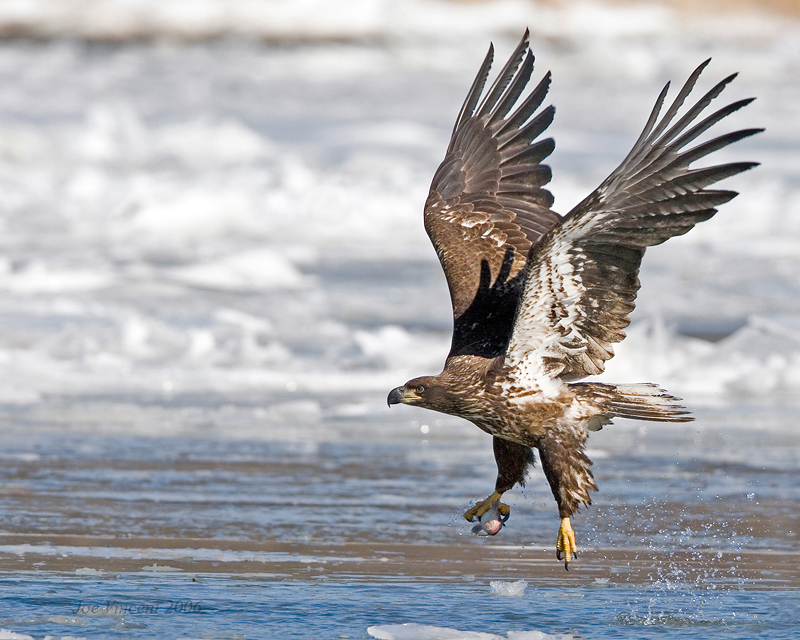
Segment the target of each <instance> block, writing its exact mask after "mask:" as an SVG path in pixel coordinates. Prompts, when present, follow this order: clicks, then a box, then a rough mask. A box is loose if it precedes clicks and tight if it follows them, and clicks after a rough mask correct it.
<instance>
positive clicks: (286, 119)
mask: <svg viewBox="0 0 800 640" xmlns="http://www.w3.org/2000/svg"><path fill="white" fill-rule="evenodd" d="M78 4H80V7H82V9H81V10H80V11H77V10H75V8H76V7H77V6H78ZM173 4H174V3H162V2H156V1H155V0H136V1H135V2H125V3H101V2H99V1H97V0H95V1H93V2H89V5H91V7H92V10H88V9H87V8H86V7H88V6H89V5H86V3H85V2H82V1H81V2H80V3H78V0H75V2H73V1H72V0H58V1H56V0H38V1H37V2H29V3H11V4H9V3H6V4H4V5H3V6H2V7H0V31H2V30H4V29H5V30H6V31H7V32H14V33H23V34H32V35H37V36H52V35H58V36H76V37H78V38H81V37H83V38H90V39H91V38H97V39H110V40H118V41H119V42H120V43H121V44H119V45H118V46H117V47H116V48H110V49H108V50H103V51H104V52H103V54H102V55H100V54H98V53H97V50H94V49H92V48H91V47H86V46H83V45H82V44H81V41H80V39H78V40H69V39H61V38H58V39H52V40H48V39H46V38H45V39H44V40H37V41H36V43H35V44H33V43H32V42H29V41H24V40H7V41H2V42H0V78H1V79H2V81H3V85H4V87H6V91H5V92H4V94H3V97H2V99H0V291H2V292H3V296H2V299H1V300H0V381H2V382H0V405H8V406H10V407H11V406H13V407H17V408H19V409H20V410H21V411H23V412H25V411H36V412H37V413H36V415H37V420H36V422H37V423H38V422H39V421H42V422H43V423H44V424H51V425H52V424H62V419H61V416H63V415H64V407H65V406H71V405H72V404H74V403H76V402H77V401H78V399H79V398H82V397H85V396H89V395H90V396H92V397H93V398H96V399H97V403H98V404H97V405H96V410H97V412H98V413H97V415H98V416H99V417H98V419H97V420H95V421H93V422H91V423H90V422H89V421H85V420H81V421H80V422H81V426H80V427H76V425H72V427H73V428H81V429H99V428H102V429H104V430H106V431H114V430H115V429H117V430H121V431H125V430H129V429H134V430H135V431H137V432H147V433H152V434H159V433H175V432H178V433H181V432H189V431H191V425H189V424H188V423H187V422H186V418H185V415H187V414H186V413H185V412H184V413H181V412H180V409H175V410H174V412H173V411H172V410H171V409H169V408H164V407H159V408H157V409H156V408H152V407H153V404H152V403H151V402H150V399H152V398H153V397H157V398H160V399H162V400H165V401H166V400H168V399H178V398H180V399H183V401H185V402H189V403H191V402H193V401H191V400H186V399H187V398H190V397H191V398H198V399H200V400H199V401H198V402H200V404H203V402H205V400H206V399H208V398H212V397H214V398H222V399H220V400H219V403H220V405H221V406H222V405H225V404H226V402H227V403H229V404H231V405H233V406H235V405H237V403H239V402H241V401H242V398H246V402H247V403H250V404H255V405H257V406H258V408H259V409H260V410H261V413H259V414H257V415H256V414H255V413H250V414H247V416H248V417H242V418H241V419H237V420H233V421H228V418H225V419H223V418H219V417H214V418H213V419H211V426H210V427H209V428H210V429H211V430H212V431H214V430H217V431H219V432H220V433H224V434H225V435H226V436H243V437H252V436H254V434H265V433H270V434H273V435H276V434H277V435H280V433H284V435H286V437H294V436H297V435H298V432H296V431H291V430H287V427H288V426H289V424H290V423H291V422H292V421H293V420H300V421H302V422H303V423H304V424H305V425H317V426H318V427H320V431H318V432H315V433H317V434H318V433H320V432H325V433H329V434H331V436H330V437H336V436H335V433H336V431H335V430H331V429H327V428H326V427H325V426H324V425H327V424H328V423H329V422H330V421H331V420H336V421H342V420H351V421H357V420H362V421H369V420H375V419H377V418H380V419H385V420H389V418H388V417H386V416H391V420H405V416H406V415H409V414H406V413H404V409H403V408H397V409H395V410H393V412H392V413H391V414H387V413H386V412H387V410H386V408H385V396H386V393H387V392H388V391H389V390H390V389H391V388H393V387H395V386H397V385H399V384H402V383H403V382H405V381H406V380H407V379H409V378H411V377H414V376H417V375H425V374H432V373H436V372H437V371H439V370H440V368H441V366H442V363H443V361H444V358H445V356H446V354H447V351H448V348H449V341H450V335H449V331H450V328H451V317H450V308H449V298H448V294H447V290H446V285H445V283H444V279H443V277H442V275H441V271H440V267H439V265H438V264H437V262H436V258H435V255H434V252H433V250H432V248H431V247H430V244H429V241H428V239H427V237H426V235H425V232H424V229H423V228H422V220H421V210H422V206H423V203H424V200H425V196H426V193H427V188H428V184H429V181H430V178H431V176H432V174H433V172H434V170H435V167H436V165H437V163H438V162H439V161H440V160H441V157H442V155H443V153H444V149H445V148H446V145H447V139H448V136H449V132H450V128H451V127H452V122H453V119H454V118H455V115H456V113H457V110H458V107H459V106H460V104H461V100H462V98H463V95H464V93H465V91H466V90H467V88H468V86H469V84H470V82H471V81H472V77H473V74H474V73H475V70H476V69H477V67H478V65H479V63H480V60H481V59H482V57H483V55H484V53H485V49H486V47H487V46H488V43H489V41H490V40H491V41H494V43H495V47H496V51H497V53H496V59H497V60H498V61H500V60H502V59H504V57H505V56H506V54H507V53H508V52H510V51H511V49H512V48H513V46H514V44H515V42H516V41H517V40H518V38H519V36H520V35H521V32H522V29H523V27H524V26H525V25H528V26H530V27H531V28H532V39H531V42H532V46H533V48H534V51H535V53H536V55H537V68H536V71H535V72H534V73H535V75H536V76H537V77H538V75H540V74H543V73H544V72H545V70H547V69H552V71H553V85H552V90H551V95H550V98H551V100H552V102H553V103H554V104H556V106H557V108H558V111H557V116H556V120H555V122H554V124H553V125H552V128H551V133H552V134H553V136H554V137H555V139H556V143H557V146H556V151H555V152H554V154H553V156H552V162H551V165H552V168H553V174H554V179H553V182H552V184H551V188H552V191H553V193H554V194H555V196H556V206H557V209H558V210H559V211H561V212H565V211H567V210H569V208H570V207H571V206H572V205H573V204H575V203H576V202H578V201H579V200H580V199H582V198H583V197H584V196H585V195H586V194H587V193H589V192H590V191H591V189H593V188H594V187H595V186H596V185H597V184H598V183H599V182H600V180H602V179H603V178H604V177H605V175H607V173H608V172H610V171H611V170H612V169H613V168H614V166H616V163H618V162H619V161H620V160H621V158H622V157H623V156H624V154H625V153H626V152H627V149H628V147H629V145H630V144H631V143H632V142H633V140H634V139H635V137H636V135H637V134H638V129H639V127H640V126H641V125H642V124H643V122H644V120H645V118H646V116H647V114H648V113H649V110H650V107H651V105H652V101H653V100H654V98H655V96H656V95H657V93H658V91H659V89H660V87H661V86H662V85H663V83H664V82H665V81H666V80H667V79H672V80H673V81H675V82H677V83H679V82H680V81H682V80H683V79H684V78H685V77H686V76H687V75H688V73H689V72H690V71H691V70H692V69H693V68H694V67H695V66H696V65H697V64H698V63H699V62H700V61H702V60H703V59H705V58H706V57H708V56H709V55H712V57H713V61H712V63H711V65H710V66H709V68H708V69H707V71H706V72H705V74H704V77H703V78H702V79H701V82H700V84H701V85H702V87H701V88H706V87H708V86H710V84H711V83H712V82H713V81H715V80H716V79H718V78H720V77H722V76H723V75H725V74H727V73H728V72H730V71H734V70H739V71H741V73H740V76H739V78H737V80H736V81H735V82H734V83H733V84H732V85H731V87H730V89H728V90H726V92H725V94H724V95H727V96H728V97H729V99H730V100H734V99H739V98H743V97H748V96H751V95H755V96H757V97H758V100H757V101H756V102H755V103H754V104H753V105H751V106H750V107H748V108H747V109H744V110H743V111H742V112H741V113H737V114H735V115H734V116H733V117H732V118H731V122H730V125H728V128H725V127H723V128H724V129H725V130H729V128H733V127H736V126H742V127H745V126H766V127H767V131H766V133H764V134H762V135H761V136H758V137H756V138H754V139H752V140H748V141H746V142H744V143H742V144H739V145H736V146H735V147H734V148H732V149H730V150H726V151H725V152H724V153H721V154H719V158H718V160H719V161H722V160H723V159H725V160H728V159H730V160H757V161H760V162H762V166H760V167H758V168H757V169H755V170H753V171H750V172H747V173H746V174H743V175H741V176H738V177H736V178H734V179H732V180H730V181H729V184H726V185H724V187H725V188H728V187H730V188H733V189H736V190H738V191H740V192H741V195H740V196H739V197H738V198H736V199H735V200H733V201H732V202H730V203H728V204H726V205H724V206H723V207H722V208H721V211H720V213H719V214H718V215H717V216H716V217H715V218H714V219H713V220H710V221H708V222H705V223H703V224H701V225H699V226H698V227H697V228H696V229H694V230H692V232H690V233H689V234H687V235H686V236H684V237H681V238H676V239H673V240H671V241H670V242H668V243H666V245H665V246H663V247H656V248H654V249H652V250H649V251H648V254H647V255H646V256H645V258H644V263H643V271H642V275H641V279H642V284H643V286H642V290H641V292H640V295H639V298H638V300H637V310H636V311H635V312H634V315H633V324H632V325H631V327H630V328H629V330H628V333H629V338H628V339H627V340H626V341H625V342H623V343H622V344H620V345H618V346H616V347H615V350H616V352H617V356H616V357H615V358H614V359H613V360H611V361H610V362H609V364H608V371H607V373H606V374H605V376H604V377H603V379H604V380H607V381H612V382H613V381H618V382H642V381H652V382H656V383H658V384H659V385H661V386H663V387H664V388H666V389H667V390H669V391H670V392H672V393H674V394H677V395H679V396H681V397H683V398H684V399H685V400H686V403H687V405H688V406H690V407H691V408H697V407H703V406H737V405H739V404H742V403H774V402H776V401H779V402H781V403H788V404H796V403H797V398H800V394H798V391H800V344H799V341H798V337H797V336H798V329H797V326H798V318H800V281H798V279H797V273H798V272H800V251H799V250H798V249H799V248H800V188H798V184H800V180H799V179H798V178H799V177H800V176H799V174H800V162H798V158H800V153H798V151H799V150H800V136H798V133H797V132H798V131H800V115H798V112H797V110H796V109H793V108H792V105H794V104H796V102H797V97H798V96H799V95H800V81H798V78H800V73H798V70H800V52H798V51H797V48H796V46H795V45H794V43H795V42H796V41H797V38H798V37H800V26H798V23H796V22H795V21H793V20H791V19H781V18H776V17H775V16H771V15H769V14H766V13H762V14H758V15H756V16H750V17H749V18H747V19H745V18H743V17H742V16H740V15H738V14H730V15H717V16H714V17H713V20H714V21H715V22H716V26H715V27H714V28H713V29H710V28H709V24H712V22H711V20H712V18H711V17H706V16H702V15H700V16H694V17H693V18H692V19H689V18H687V17H686V16H685V15H683V14H679V13H675V12H674V11H672V10H671V9H667V8H665V7H663V6H659V5H655V4H653V5H651V4H648V5H638V4H630V5H628V4H625V5H621V6H607V5H603V4H599V3H593V2H585V3H569V4H567V3H565V4H563V5H558V6H553V5H551V4H549V3H548V4H538V3H535V2H528V1H522V0H498V1H497V2H476V3H449V2H438V1H435V0H429V1H422V0H398V2H393V3H388V2H384V1H382V0H359V1H358V2H355V3H337V2H322V1H320V0H307V1H306V2H302V3H284V2H277V1H276V2H271V1H270V2H264V3H253V2H250V1H249V0H234V1H232V2H223V0H203V1H202V2H196V3H179V4H175V5H174V6H173ZM67 15H69V16H70V19H69V20H66V19H64V17H65V16H67ZM423 16H424V19H422V18H423ZM145 32H146V33H148V34H151V35H152V36H153V37H157V38H162V37H163V38H164V40H162V41H160V42H159V43H158V44H155V43H149V41H147V40H146V41H145V42H144V43H143V42H141V41H139V40H138V38H139V36H140V35H141V34H143V33H145ZM443 34H444V35H443ZM209 35H215V36H217V35H236V36H238V37H240V38H243V39H239V40H237V39H229V40H215V41H207V40H204V39H205V38H207V36H209ZM287 40H289V41H295V42H298V43H301V44H297V45H296V46H291V47H286V46H274V45H273V44H271V43H274V42H278V41H280V42H283V41H287ZM720 328H721V329H722V330H721V331H719V329H720ZM712 334H714V335H713V336H712V337H713V338H714V340H716V341H709V340H708V339H707V338H708V337H709V335H712ZM719 338H722V339H719ZM289 396H291V397H289ZM120 398H127V399H129V400H127V401H125V402H127V404H125V402H121V401H120V400H119V399H120ZM143 398H148V400H147V402H145V401H144V400H143ZM103 399H105V402H106V404H105V405H103V402H104V400H103ZM215 402H216V400H215ZM103 406H104V407H105V409H103ZM205 409H207V407H205V408H204V410H205ZM249 410H250V409H248V411H249ZM104 411H105V413H104ZM155 412H158V416H157V419H156V415H155ZM220 415H221V414H220ZM240 415H241V416H245V412H242V413H241V414H240ZM120 416H125V419H124V420H119V417H120ZM129 416H130V418H129ZM133 416H136V417H133ZM376 417H377V418H376ZM225 421H227V422H226V424H225V426H224V427H223V426H222V422H225ZM131 422H135V424H133V425H132V424H131ZM26 424H27V423H26ZM417 431H418V430H417ZM304 433H305V434H306V435H308V434H311V431H308V432H304ZM298 437H299V436H298ZM303 437H305V435H304V436H303ZM308 437H311V435H308Z"/></svg>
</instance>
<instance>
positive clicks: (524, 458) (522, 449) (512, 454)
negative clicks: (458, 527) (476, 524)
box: [464, 436, 534, 522]
mask: <svg viewBox="0 0 800 640" xmlns="http://www.w3.org/2000/svg"><path fill="white" fill-rule="evenodd" d="M492 448H493V449H494V461H495V463H496V464H497V480H496V481H495V483H494V493H493V494H492V495H490V496H489V497H488V498H486V500H483V501H482V502H479V503H478V504H476V505H475V506H474V507H472V509H470V510H469V511H467V512H466V513H464V517H465V518H466V519H467V520H469V521H470V522H472V521H473V520H474V519H475V518H480V517H481V516H482V515H483V514H484V513H486V512H487V511H488V510H489V509H490V508H491V507H492V503H493V502H494V501H495V500H496V501H497V502H498V503H499V504H498V505H497V510H498V511H499V512H500V515H501V516H502V517H503V518H504V519H505V518H508V516H509V514H510V513H511V507H509V506H508V505H507V504H503V503H502V502H500V498H502V497H503V494H504V493H505V492H506V491H509V490H510V489H511V488H512V487H513V486H514V485H515V484H520V485H522V486H524V485H525V473H526V472H527V470H528V467H529V466H533V464H534V458H533V449H531V448H530V447H526V446H524V445H521V444H517V443H516V442H511V440H504V439H502V438H498V437H497V436H494V438H492Z"/></svg>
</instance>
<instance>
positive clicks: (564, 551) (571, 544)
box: [556, 517, 578, 571]
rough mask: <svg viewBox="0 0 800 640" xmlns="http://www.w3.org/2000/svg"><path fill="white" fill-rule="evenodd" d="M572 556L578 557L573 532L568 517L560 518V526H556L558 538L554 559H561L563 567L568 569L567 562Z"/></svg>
mask: <svg viewBox="0 0 800 640" xmlns="http://www.w3.org/2000/svg"><path fill="white" fill-rule="evenodd" d="M573 558H574V559H575V560H577V559H578V545H577V544H576V543H575V532H574V531H573V530H572V525H571V524H570V523H569V518H568V517H567V518H561V526H560V527H559V528H558V539H557V540H556V559H557V560H563V561H564V568H565V569H566V570H567V571H569V563H570V562H571V561H572V559H573Z"/></svg>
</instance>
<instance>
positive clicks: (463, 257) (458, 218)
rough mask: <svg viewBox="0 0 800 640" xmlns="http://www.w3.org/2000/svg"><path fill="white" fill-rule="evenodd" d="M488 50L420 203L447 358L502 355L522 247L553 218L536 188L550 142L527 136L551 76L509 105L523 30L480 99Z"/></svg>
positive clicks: (533, 133)
mask: <svg viewBox="0 0 800 640" xmlns="http://www.w3.org/2000/svg"><path fill="white" fill-rule="evenodd" d="M492 56H493V48H492V47H490V48H489V53H488V54H487V56H486V59H485V60H484V62H483V65H481V69H480V71H479V72H478V76H477V77H476V78H475V82H474V83H473V85H472V88H471V89H470V91H469V94H468V95H467V99H466V101H465V102H464V105H463V107H462V108H461V112H460V113H459V115H458V118H457V119H456V124H455V127H454V129H453V135H452V138H451V140H450V145H449V147H448V148H447V154H446V155H445V159H444V161H443V162H442V164H441V165H440V166H439V168H438V169H437V171H436V174H435V175H434V177H433V182H432V184H431V189H430V193H429V195H428V199H427V202H426V204H425V229H426V231H427V232H428V235H429V236H430V238H431V242H432V243H433V246H434V248H435V249H436V253H437V254H438V256H439V260H440V261H441V263H442V268H443V269H444V273H445V277H446V278H447V284H448V286H449V288H450V297H451V299H452V303H453V316H454V327H453V341H452V345H451V350H450V356H456V355H477V356H483V357H496V356H499V355H502V354H503V353H504V351H505V348H506V346H507V344H508V339H509V337H510V335H511V329H512V326H513V321H514V314H515V312H516V307H517V301H518V299H519V295H520V292H521V289H522V286H521V285H522V271H523V269H524V266H525V261H526V258H527V255H528V251H529V249H530V247H531V246H532V245H534V244H535V243H536V242H538V241H539V240H540V239H541V237H542V236H543V235H544V234H545V233H546V232H547V231H549V230H550V229H551V228H552V227H553V226H554V225H556V224H558V221H559V220H560V218H559V216H558V215H557V214H555V213H553V212H552V211H551V210H550V206H551V204H552V203H553V197H552V196H551V195H550V192H549V191H547V190H546V189H544V188H543V186H544V185H545V184H547V183H548V182H549V181H550V168H549V167H548V166H547V165H545V164H542V160H544V158H546V157H547V156H549V155H550V153H552V151H553V147H554V143H553V140H552V139H550V138H548V139H545V140H540V141H538V142H534V141H535V140H536V138H537V137H538V136H539V135H540V134H541V133H542V132H543V131H544V130H545V129H546V128H547V127H548V125H549V124H550V122H551V121H552V119H553V111H554V110H553V108H552V107H547V108H546V109H544V110H542V111H541V112H540V113H539V114H537V115H535V116H534V112H535V111H536V110H537V109H538V108H539V106H540V105H541V103H542V101H543V100H544V98H545V96H546V95H547V89H548V87H549V85H550V74H549V73H548V74H547V75H546V76H545V77H544V78H543V79H542V81H541V82H540V83H539V84H538V86H537V87H536V88H535V89H533V91H532V92H530V94H529V95H528V96H527V97H526V98H525V99H524V100H522V102H521V103H520V104H519V106H518V107H517V108H516V110H514V111H513V112H511V110H512V109H513V108H514V106H515V104H516V103H517V101H518V100H519V98H520V96H521V95H522V93H523V91H524V90H525V87H526V85H527V84H528V80H529V79H530V77H531V73H532V71H533V54H532V53H531V52H530V49H529V48H528V32H527V31H526V32H525V35H524V36H523V38H522V41H521V42H520V44H519V46H518V47H517V49H516V50H515V51H514V53H513V54H512V56H511V58H510V59H509V61H508V62H507V63H506V65H505V67H503V69H502V71H501V72H500V74H499V76H498V77H497V79H496V80H495V82H494V84H493V85H492V87H491V88H490V89H489V91H488V92H487V93H486V96H485V97H484V98H483V100H482V101H481V95H482V94H483V89H484V85H485V83H486V78H487V76H488V74H489V68H490V67H491V64H492ZM509 114H510V115H509Z"/></svg>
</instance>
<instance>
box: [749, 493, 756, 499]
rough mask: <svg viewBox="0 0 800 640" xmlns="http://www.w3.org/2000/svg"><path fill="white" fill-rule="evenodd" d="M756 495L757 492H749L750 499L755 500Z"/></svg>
mask: <svg viewBox="0 0 800 640" xmlns="http://www.w3.org/2000/svg"><path fill="white" fill-rule="evenodd" d="M755 497H756V494H755V493H748V494H747V499H748V500H754V499H755Z"/></svg>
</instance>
